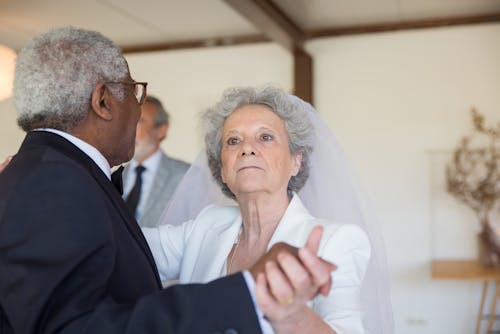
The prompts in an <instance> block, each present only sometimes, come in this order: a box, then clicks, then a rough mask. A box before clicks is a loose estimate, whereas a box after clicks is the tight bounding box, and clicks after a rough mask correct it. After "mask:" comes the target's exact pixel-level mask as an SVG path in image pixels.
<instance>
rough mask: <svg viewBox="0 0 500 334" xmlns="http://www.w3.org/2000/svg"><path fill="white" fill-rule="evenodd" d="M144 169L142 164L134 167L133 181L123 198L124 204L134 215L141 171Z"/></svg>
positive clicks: (137, 200)
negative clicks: (128, 191) (126, 195)
mask: <svg viewBox="0 0 500 334" xmlns="http://www.w3.org/2000/svg"><path fill="white" fill-rule="evenodd" d="M144 170H146V168H144V167H143V166H142V165H138V166H137V167H136V168H135V173H136V177H135V183H134V186H133V187H132V190H131V191H130V193H129V194H128V197H127V199H126V200H125V204H127V207H128V208H129V209H130V212H131V213H132V214H133V215H134V217H135V216H136V214H135V211H136V210H137V204H139V199H140V197H141V187H142V172H144Z"/></svg>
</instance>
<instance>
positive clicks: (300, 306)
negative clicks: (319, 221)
mask: <svg viewBox="0 0 500 334" xmlns="http://www.w3.org/2000/svg"><path fill="white" fill-rule="evenodd" d="M322 234H323V228H322V227H321V226H316V227H314V228H313V230H312V231H311V234H310V235H309V238H308V240H307V243H306V246H305V247H304V248H301V249H299V250H297V249H296V248H295V247H292V246H289V245H287V244H285V243H278V244H275V245H274V246H273V247H272V248H271V249H270V250H269V252H268V253H267V254H266V255H264V256H263V257H262V258H261V259H260V260H259V261H258V262H257V263H256V264H255V265H254V266H253V267H252V268H251V269H250V272H251V273H252V275H253V276H254V278H256V296H257V301H258V303H259V307H260V308H261V310H262V311H263V312H264V314H265V315H266V317H267V318H268V319H269V320H270V321H271V323H272V324H273V327H274V325H275V324H276V323H279V322H282V321H283V320H285V319H290V318H291V317H293V316H295V315H299V316H300V312H302V311H304V307H305V306H306V305H305V303H306V302H307V301H309V300H311V299H313V298H314V297H316V296H317V295H318V294H322V295H324V296H326V295H328V292H329V291H330V287H331V284H332V282H331V272H332V271H333V270H335V269H336V267H335V265H333V264H331V263H329V262H326V261H324V260H322V259H320V258H319V257H318V256H317V255H316V254H317V252H318V249H319V244H320V241H321V236H322Z"/></svg>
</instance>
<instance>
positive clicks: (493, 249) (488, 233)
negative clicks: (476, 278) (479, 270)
mask: <svg viewBox="0 0 500 334" xmlns="http://www.w3.org/2000/svg"><path fill="white" fill-rule="evenodd" d="M477 238H478V251H479V252H478V253H479V254H478V255H479V262H480V263H481V264H482V265H483V266H485V267H500V247H499V244H498V236H497V235H496V234H495V231H494V230H493V229H491V228H485V229H483V231H481V233H479V234H478V236H477Z"/></svg>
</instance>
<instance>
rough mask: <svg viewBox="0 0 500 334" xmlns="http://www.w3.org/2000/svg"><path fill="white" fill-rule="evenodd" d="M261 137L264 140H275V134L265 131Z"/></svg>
mask: <svg viewBox="0 0 500 334" xmlns="http://www.w3.org/2000/svg"><path fill="white" fill-rule="evenodd" d="M260 139H261V140H263V141H271V140H273V136H271V135H270V134H267V133H264V134H262V135H261V136H260Z"/></svg>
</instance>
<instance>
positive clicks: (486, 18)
mask: <svg viewBox="0 0 500 334" xmlns="http://www.w3.org/2000/svg"><path fill="white" fill-rule="evenodd" d="M492 22H500V13H496V14H488V15H477V16H459V17H448V18H434V19H426V20H415V21H406V22H396V23H377V24H366V25H358V26H348V27H340V28H326V29H316V30H311V31H308V32H307V33H306V35H307V39H312V38H321V37H336V36H345V35H360V34H370V33H378V32H387V31H398V30H410V29H426V28H438V27H449V26H458V25H469V24H482V23H492Z"/></svg>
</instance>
